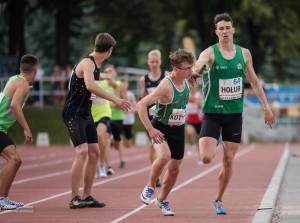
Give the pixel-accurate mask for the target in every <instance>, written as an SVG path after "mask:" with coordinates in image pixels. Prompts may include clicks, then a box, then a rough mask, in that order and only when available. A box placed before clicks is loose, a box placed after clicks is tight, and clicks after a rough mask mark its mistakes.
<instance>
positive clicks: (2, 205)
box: [0, 197, 17, 210]
mask: <svg viewBox="0 0 300 223" xmlns="http://www.w3.org/2000/svg"><path fill="white" fill-rule="evenodd" d="M0 209H1V210H15V209H17V206H16V205H13V204H10V203H9V202H8V201H7V199H6V198H5V197H0Z"/></svg>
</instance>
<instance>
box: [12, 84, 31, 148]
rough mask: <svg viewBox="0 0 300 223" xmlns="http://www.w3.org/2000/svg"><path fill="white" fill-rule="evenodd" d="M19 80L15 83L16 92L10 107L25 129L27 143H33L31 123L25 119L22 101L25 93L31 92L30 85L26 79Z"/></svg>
mask: <svg viewBox="0 0 300 223" xmlns="http://www.w3.org/2000/svg"><path fill="white" fill-rule="evenodd" d="M17 81H18V82H17V83H15V84H16V86H15V92H14V93H13V95H12V100H11V103H10V108H11V110H12V111H13V113H14V115H15V117H16V119H17V121H18V123H19V124H20V126H21V127H22V128H23V130H24V136H25V142H24V143H25V144H31V143H32V134H31V131H30V128H29V125H28V123H27V121H26V119H25V116H24V113H23V110H22V107H21V103H22V100H23V98H24V97H25V95H26V94H27V93H28V92H29V89H30V88H29V85H28V83H27V82H26V81H24V80H17Z"/></svg>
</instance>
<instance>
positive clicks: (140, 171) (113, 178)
mask: <svg viewBox="0 0 300 223" xmlns="http://www.w3.org/2000/svg"><path fill="white" fill-rule="evenodd" d="M149 169H150V166H147V167H144V168H141V169H138V170H135V171H131V172H128V173H125V174H122V175H120V176H116V177H112V178H110V179H106V180H103V181H101V182H97V183H93V186H99V185H101V184H105V183H108V182H111V181H115V180H119V179H122V178H125V177H130V176H133V175H136V174H140V173H143V172H146V171H147V170H149ZM79 190H83V187H81V188H80V189H79ZM71 192H72V191H71V190H69V191H66V192H63V193H60V194H57V195H54V196H51V197H46V198H44V199H41V200H37V201H33V202H31V203H28V204H26V205H25V206H24V207H28V206H32V205H34V204H38V203H42V202H45V201H48V200H52V199H55V198H57V197H62V196H65V195H68V194H71ZM19 209H21V208H19ZM13 211H14V210H11V211H2V212H0V215H1V214H5V213H8V212H13Z"/></svg>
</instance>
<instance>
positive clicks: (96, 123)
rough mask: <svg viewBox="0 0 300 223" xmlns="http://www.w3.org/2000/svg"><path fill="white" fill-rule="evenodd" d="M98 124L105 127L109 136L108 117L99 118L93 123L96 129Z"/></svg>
mask: <svg viewBox="0 0 300 223" xmlns="http://www.w3.org/2000/svg"><path fill="white" fill-rule="evenodd" d="M100 123H102V124H103V125H105V126H106V131H107V132H108V133H109V134H110V133H111V129H110V118H109V117H103V118H101V119H100V120H99V121H98V122H95V125H96V127H98V125H99V124H100Z"/></svg>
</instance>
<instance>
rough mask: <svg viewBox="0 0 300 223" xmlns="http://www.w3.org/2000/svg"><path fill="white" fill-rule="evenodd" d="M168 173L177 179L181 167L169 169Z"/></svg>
mask: <svg viewBox="0 0 300 223" xmlns="http://www.w3.org/2000/svg"><path fill="white" fill-rule="evenodd" d="M168 171H169V174H170V175H171V176H172V177H177V176H178V174H179V172H180V169H179V167H172V168H169V170H168Z"/></svg>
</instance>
